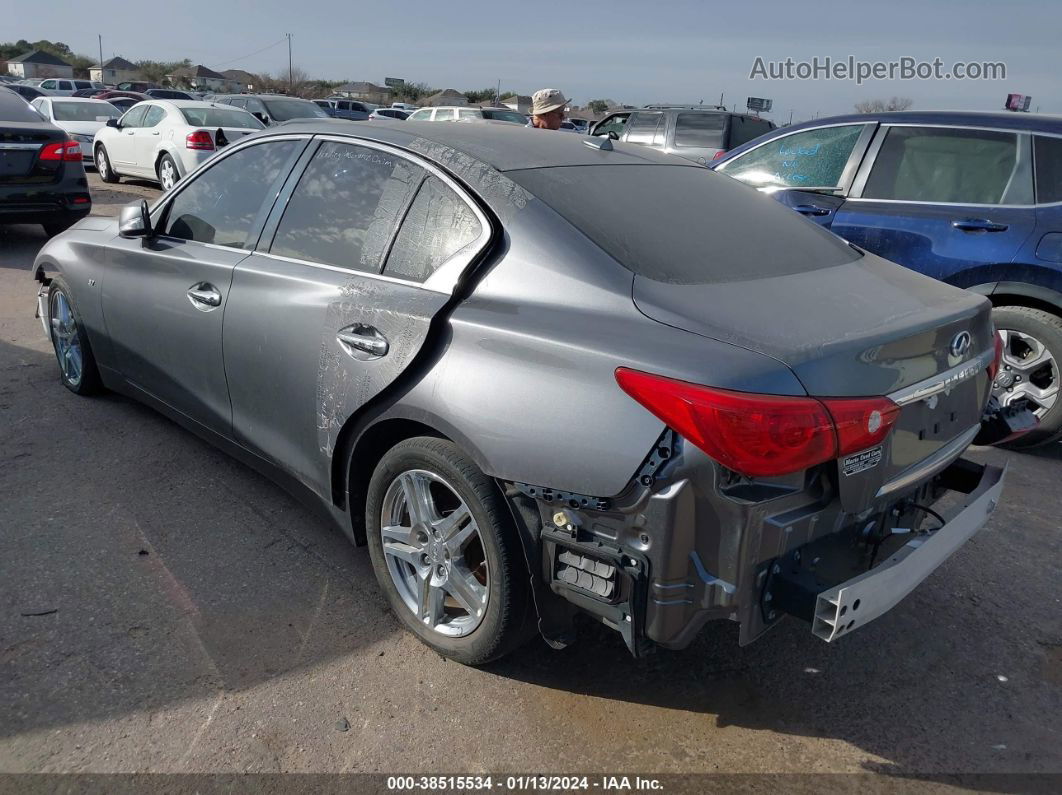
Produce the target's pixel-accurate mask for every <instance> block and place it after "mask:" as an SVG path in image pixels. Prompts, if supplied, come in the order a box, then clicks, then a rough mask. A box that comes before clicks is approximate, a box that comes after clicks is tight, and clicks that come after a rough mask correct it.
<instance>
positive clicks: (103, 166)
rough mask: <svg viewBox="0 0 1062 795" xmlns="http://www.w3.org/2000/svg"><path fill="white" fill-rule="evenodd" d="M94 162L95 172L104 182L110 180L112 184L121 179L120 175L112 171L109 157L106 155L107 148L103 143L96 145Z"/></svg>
mask: <svg viewBox="0 0 1062 795" xmlns="http://www.w3.org/2000/svg"><path fill="white" fill-rule="evenodd" d="M101 161H102V162H101ZM95 163H96V173H97V174H99V175H100V179H102V180H103V181H104V182H110V183H111V184H112V185H113V184H115V183H117V182H120V181H121V177H119V176H118V175H117V174H116V173H115V172H114V167H113V166H112V165H111V159H110V157H108V156H107V148H106V147H105V146H104V145H103V144H100V145H99V146H97V147H96V159H95Z"/></svg>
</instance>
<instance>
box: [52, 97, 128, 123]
mask: <svg viewBox="0 0 1062 795" xmlns="http://www.w3.org/2000/svg"><path fill="white" fill-rule="evenodd" d="M121 115H122V114H121V113H119V112H118V110H117V109H116V108H115V107H114V105H112V104H111V103H110V102H55V101H53V102H52V116H54V117H55V120H56V121H107V119H117V118H118V117H119V116H121Z"/></svg>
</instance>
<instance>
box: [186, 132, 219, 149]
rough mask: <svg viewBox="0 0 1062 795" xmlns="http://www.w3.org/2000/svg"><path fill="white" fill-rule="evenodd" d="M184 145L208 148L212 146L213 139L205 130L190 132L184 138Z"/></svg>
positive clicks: (193, 147) (191, 147)
mask: <svg viewBox="0 0 1062 795" xmlns="http://www.w3.org/2000/svg"><path fill="white" fill-rule="evenodd" d="M184 145H185V146H186V147H188V148H189V149H201V150H210V149H213V148H214V139H213V138H211V137H210V133H208V132H207V131H206V130H196V131H195V132H190V133H188V135H187V136H186V137H185V139H184Z"/></svg>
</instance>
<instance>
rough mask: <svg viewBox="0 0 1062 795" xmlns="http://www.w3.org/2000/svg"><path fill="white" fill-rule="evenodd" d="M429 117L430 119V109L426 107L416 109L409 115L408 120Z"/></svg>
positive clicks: (426, 118) (421, 119)
mask: <svg viewBox="0 0 1062 795" xmlns="http://www.w3.org/2000/svg"><path fill="white" fill-rule="evenodd" d="M429 119H431V111H430V110H428V109H427V108H423V109H422V110H418V111H416V112H415V113H414V114H413V115H412V116H410V117H409V120H410V121H428V120H429Z"/></svg>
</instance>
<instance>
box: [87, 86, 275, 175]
mask: <svg viewBox="0 0 1062 795" xmlns="http://www.w3.org/2000/svg"><path fill="white" fill-rule="evenodd" d="M261 129H264V125H263V124H262V122H260V121H258V119H256V118H255V117H254V116H252V115H251V114H250V113H248V112H247V111H245V110H240V109H239V108H234V107H232V106H231V105H218V104H216V103H213V102H194V101H192V100H188V99H184V100H182V99H169V100H152V101H148V102H138V103H137V104H136V105H134V106H133V107H131V108H130V109H129V110H128V111H126V113H125V115H123V116H122V117H121V118H120V119H115V120H113V121H109V122H107V126H105V127H103V128H102V129H101V130H99V131H98V132H97V133H96V136H95V140H94V141H93V144H92V147H93V157H94V159H95V162H96V170H97V171H98V172H99V173H100V179H102V180H103V181H104V182H117V181H118V180H119V178H120V177H123V176H124V177H140V178H143V179H151V180H155V181H156V182H158V183H159V184H160V185H162V189H163V190H169V189H170V188H172V187H173V186H174V185H175V184H177V181H178V180H180V179H182V178H183V177H185V176H186V175H188V174H189V173H190V172H192V171H194V170H195V169H196V168H198V166H199V164H200V163H203V162H204V161H206V160H209V159H210V158H211V157H212V156H213V155H214V152H216V151H217V150H218V149H220V148H221V147H223V146H226V145H227V144H229V143H231V142H233V141H236V140H239V139H240V138H242V137H243V136H245V135H250V134H251V133H253V132H255V131H256V130H261Z"/></svg>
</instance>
